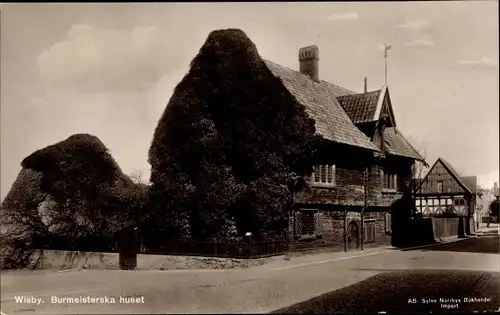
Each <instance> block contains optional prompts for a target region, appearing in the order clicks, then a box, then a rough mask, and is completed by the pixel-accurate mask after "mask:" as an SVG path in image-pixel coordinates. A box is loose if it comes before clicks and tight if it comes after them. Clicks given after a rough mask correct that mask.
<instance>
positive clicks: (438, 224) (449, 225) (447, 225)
mask: <svg viewBox="0 0 500 315" xmlns="http://www.w3.org/2000/svg"><path fill="white" fill-rule="evenodd" d="M459 220H463V219H462V218H432V228H433V230H434V238H443V237H449V236H457V235H459V232H460V231H459V227H460V226H459V224H460V222H459Z"/></svg>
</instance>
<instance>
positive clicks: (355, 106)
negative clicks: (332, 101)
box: [337, 90, 382, 124]
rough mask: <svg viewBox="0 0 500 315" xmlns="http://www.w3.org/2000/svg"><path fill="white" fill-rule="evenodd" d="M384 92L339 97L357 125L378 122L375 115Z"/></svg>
mask: <svg viewBox="0 0 500 315" xmlns="http://www.w3.org/2000/svg"><path fill="white" fill-rule="evenodd" d="M381 91H382V90H377V91H372V92H367V93H362V94H351V95H344V96H340V97H337V100H338V101H339V102H340V104H341V105H342V107H343V108H344V110H345V111H346V113H347V114H348V115H349V117H350V118H351V119H352V121H353V122H354V123H356V124H358V123H364V122H370V121H375V120H377V117H375V113H376V111H377V103H378V100H379V97H380V92H381Z"/></svg>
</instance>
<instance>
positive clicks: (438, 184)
mask: <svg viewBox="0 0 500 315" xmlns="http://www.w3.org/2000/svg"><path fill="white" fill-rule="evenodd" d="M442 192H443V181H442V180H441V181H439V182H437V193H438V194H441V193H442Z"/></svg>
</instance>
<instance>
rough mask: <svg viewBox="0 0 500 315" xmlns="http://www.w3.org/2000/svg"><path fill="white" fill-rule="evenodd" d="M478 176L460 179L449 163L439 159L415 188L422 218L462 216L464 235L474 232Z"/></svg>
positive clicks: (416, 203) (418, 209)
mask: <svg viewBox="0 0 500 315" xmlns="http://www.w3.org/2000/svg"><path fill="white" fill-rule="evenodd" d="M476 194H477V177H476V176H460V175H459V174H458V172H457V171H456V170H455V169H454V168H453V167H452V166H451V164H450V163H449V162H448V161H446V160H445V159H443V158H441V157H440V158H438V159H437V161H436V162H435V163H434V165H433V166H432V167H431V168H430V170H429V172H428V173H427V175H426V176H425V177H424V178H423V179H422V180H420V182H419V183H418V186H417V187H416V193H415V206H416V209H417V212H418V213H420V214H421V215H422V216H423V217H463V218H465V219H466V232H467V233H471V232H473V231H474V230H475V229H476V224H475V223H474V222H475V215H474V213H475V210H476V202H477V195H476Z"/></svg>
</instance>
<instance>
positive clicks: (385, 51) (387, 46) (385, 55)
mask: <svg viewBox="0 0 500 315" xmlns="http://www.w3.org/2000/svg"><path fill="white" fill-rule="evenodd" d="M391 48H392V45H387V44H385V48H384V70H385V72H384V74H385V76H384V77H385V85H386V86H387V52H388V51H389V49H391Z"/></svg>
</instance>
